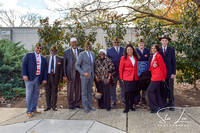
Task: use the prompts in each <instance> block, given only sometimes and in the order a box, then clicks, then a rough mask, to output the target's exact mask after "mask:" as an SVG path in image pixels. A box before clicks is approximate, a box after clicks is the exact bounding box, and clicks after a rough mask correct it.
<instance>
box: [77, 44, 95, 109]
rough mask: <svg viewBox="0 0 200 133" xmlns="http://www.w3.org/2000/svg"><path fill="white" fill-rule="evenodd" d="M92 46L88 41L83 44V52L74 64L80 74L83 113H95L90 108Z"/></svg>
mask: <svg viewBox="0 0 200 133" xmlns="http://www.w3.org/2000/svg"><path fill="white" fill-rule="evenodd" d="M91 49H92V44H91V43H90V42H89V41H86V42H85V51H84V52H81V53H80V54H79V57H78V60H77V62H76V65H75V66H76V70H78V72H79V73H80V78H81V89H82V104H83V108H84V112H85V113H89V112H90V111H95V110H96V109H95V108H93V107H92V86H93V80H94V61H95V54H94V53H93V52H92V51H91Z"/></svg>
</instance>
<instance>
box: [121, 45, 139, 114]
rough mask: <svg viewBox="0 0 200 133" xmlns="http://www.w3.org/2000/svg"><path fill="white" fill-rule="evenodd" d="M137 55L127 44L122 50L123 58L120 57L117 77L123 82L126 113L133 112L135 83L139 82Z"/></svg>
mask: <svg viewBox="0 0 200 133" xmlns="http://www.w3.org/2000/svg"><path fill="white" fill-rule="evenodd" d="M137 61H138V55H137V52H136V50H135V49H134V48H133V46H132V45H131V44H128V45H127V46H126V47H125V49H124V56H122V57H121V60H120V64H119V76H120V79H121V80H122V81H123V82H124V88H125V104H126V107H125V110H124V111H123V112H124V113H127V112H128V111H129V109H130V110H132V111H135V108H133V103H134V101H133V99H134V97H135V96H136V91H137V82H136V81H138V80H139V77H138V71H137Z"/></svg>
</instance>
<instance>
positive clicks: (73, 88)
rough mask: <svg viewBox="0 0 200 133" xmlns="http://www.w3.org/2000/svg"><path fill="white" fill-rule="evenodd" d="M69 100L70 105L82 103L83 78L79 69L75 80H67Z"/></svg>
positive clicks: (77, 105) (76, 105)
mask: <svg viewBox="0 0 200 133" xmlns="http://www.w3.org/2000/svg"><path fill="white" fill-rule="evenodd" d="M74 95H75V96H74ZM67 100H68V104H69V107H80V105H81V80H80V74H79V72H78V71H76V75H75V80H74V81H68V82H67Z"/></svg>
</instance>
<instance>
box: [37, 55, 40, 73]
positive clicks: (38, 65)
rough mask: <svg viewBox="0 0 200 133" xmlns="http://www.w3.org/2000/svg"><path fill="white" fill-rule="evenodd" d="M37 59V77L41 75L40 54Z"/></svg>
mask: <svg viewBox="0 0 200 133" xmlns="http://www.w3.org/2000/svg"><path fill="white" fill-rule="evenodd" d="M36 59H37V71H36V75H40V58H39V54H37V56H36Z"/></svg>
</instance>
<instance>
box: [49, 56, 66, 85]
mask: <svg viewBox="0 0 200 133" xmlns="http://www.w3.org/2000/svg"><path fill="white" fill-rule="evenodd" d="M45 58H46V60H47V72H48V69H49V59H50V55H47V56H45ZM62 80H63V58H62V57H59V56H56V70H55V84H56V85H58V83H59V82H62Z"/></svg>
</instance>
